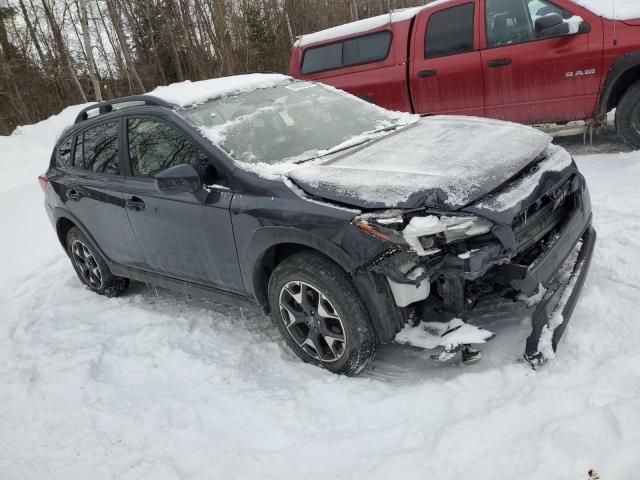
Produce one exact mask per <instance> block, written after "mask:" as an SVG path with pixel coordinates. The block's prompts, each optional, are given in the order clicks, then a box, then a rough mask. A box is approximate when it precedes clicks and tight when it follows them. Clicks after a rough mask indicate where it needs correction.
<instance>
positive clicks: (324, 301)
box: [280, 281, 347, 363]
mask: <svg viewBox="0 0 640 480" xmlns="http://www.w3.org/2000/svg"><path fill="white" fill-rule="evenodd" d="M280 313H281V315H282V320H283V321H284V325H285V327H286V328H287V331H288V332H289V335H291V338H293V340H294V341H295V342H296V343H297V344H298V346H299V347H300V348H302V349H303V350H304V351H305V352H306V353H307V354H309V355H310V356H312V357H313V358H315V359H317V360H320V361H321V362H327V363H330V362H335V361H337V360H339V359H340V358H341V357H342V355H343V353H344V352H345V347H346V342H347V340H346V334H345V329H344V325H343V323H342V320H341V319H340V315H338V312H337V310H336V309H335V307H334V306H333V303H331V301H330V300H329V298H328V297H327V296H326V295H325V294H324V293H322V291H321V290H320V289H319V288H317V287H314V286H313V285H311V284H309V283H306V282H302V281H292V282H289V283H287V284H286V285H285V286H284V287H282V290H280Z"/></svg>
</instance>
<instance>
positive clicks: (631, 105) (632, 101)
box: [616, 82, 640, 148]
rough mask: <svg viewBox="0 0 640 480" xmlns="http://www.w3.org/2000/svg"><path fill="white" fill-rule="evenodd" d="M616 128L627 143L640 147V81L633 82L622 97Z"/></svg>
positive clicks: (617, 112) (617, 113)
mask: <svg viewBox="0 0 640 480" xmlns="http://www.w3.org/2000/svg"><path fill="white" fill-rule="evenodd" d="M616 128H617V129H618V134H619V135H620V136H621V137H622V138H623V139H624V141H625V142H626V143H628V144H629V145H631V146H632V147H634V148H640V82H636V83H635V84H633V85H632V86H631V87H630V88H629V90H627V92H626V93H625V94H624V95H623V96H622V98H621V99H620V103H619V104H618V109H617V110H616Z"/></svg>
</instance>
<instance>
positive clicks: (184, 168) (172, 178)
mask: <svg viewBox="0 0 640 480" xmlns="http://www.w3.org/2000/svg"><path fill="white" fill-rule="evenodd" d="M154 179H155V183H156V190H158V192H160V193H163V194H165V195H173V194H177V193H194V192H197V191H198V190H201V189H202V179H201V178H200V174H199V173H198V171H197V170H196V169H195V168H194V167H193V165H187V164H184V165H176V166H175V167H171V168H167V169H166V170H163V171H162V172H160V173H158V174H157V175H156V176H155V177H154Z"/></svg>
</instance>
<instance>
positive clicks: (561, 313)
mask: <svg viewBox="0 0 640 480" xmlns="http://www.w3.org/2000/svg"><path fill="white" fill-rule="evenodd" d="M595 244H596V231H595V230H594V229H593V227H592V226H591V225H590V224H589V226H588V227H587V229H586V231H585V232H584V234H583V235H582V238H581V245H580V243H579V245H580V247H579V248H580V251H579V253H578V255H577V258H576V259H575V260H573V259H571V260H570V263H569V265H567V263H565V266H566V267H568V268H567V269H566V270H565V269H561V271H560V272H559V274H558V275H557V276H556V277H555V278H554V279H553V280H552V281H551V283H550V284H549V285H548V286H547V287H546V288H547V291H546V293H545V295H544V298H543V300H542V301H541V302H540V304H538V306H537V308H536V309H535V311H534V312H533V317H532V327H533V328H532V331H531V335H529V338H527V344H526V350H525V355H524V357H525V359H526V360H527V361H528V362H529V363H530V364H531V365H532V366H533V367H536V366H538V365H541V364H542V363H544V362H545V361H546V360H549V359H550V358H553V355H554V352H555V351H556V349H557V347H558V342H559V341H560V339H561V338H562V335H563V334H564V331H565V329H566V328H567V324H568V323H569V320H570V318H571V315H572V314H573V311H574V309H575V306H576V303H577V301H578V298H579V297H580V293H581V292H582V287H583V286H584V282H585V279H586V278H587V274H588V273H589V267H590V266H591V260H592V258H593V252H594V249H595ZM562 270H565V271H564V272H563V271H562Z"/></svg>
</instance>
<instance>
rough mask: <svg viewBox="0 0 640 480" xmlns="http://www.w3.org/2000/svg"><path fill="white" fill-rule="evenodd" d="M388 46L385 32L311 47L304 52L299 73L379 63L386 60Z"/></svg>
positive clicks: (387, 33)
mask: <svg viewBox="0 0 640 480" xmlns="http://www.w3.org/2000/svg"><path fill="white" fill-rule="evenodd" d="M390 46H391V32H389V31H386V30H385V31H384V32H376V33H371V34H368V35H362V36H360V37H356V38H350V39H348V40H344V41H342V42H336V43H331V44H329V45H321V46H319V47H311V48H308V49H307V50H305V51H304V56H303V58H302V67H301V68H300V71H301V72H302V73H303V74H308V73H315V72H321V71H323V70H332V69H335V68H341V67H349V66H352V65H361V64H364V63H371V62H379V61H380V60H384V59H385V58H387V55H388V54H389V47H390Z"/></svg>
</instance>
